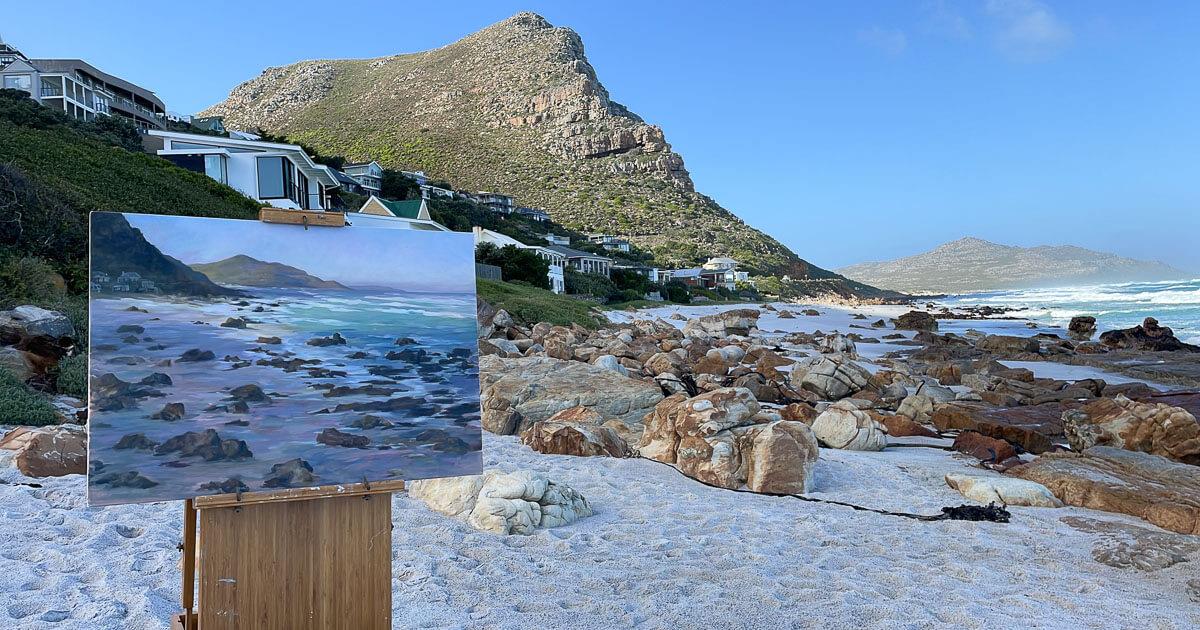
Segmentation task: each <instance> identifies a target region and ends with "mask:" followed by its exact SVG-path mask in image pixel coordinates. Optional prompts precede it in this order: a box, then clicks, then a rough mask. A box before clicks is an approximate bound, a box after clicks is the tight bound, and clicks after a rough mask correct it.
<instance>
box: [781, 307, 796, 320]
mask: <svg viewBox="0 0 1200 630" xmlns="http://www.w3.org/2000/svg"><path fill="white" fill-rule="evenodd" d="M777 317H779V319H796V314H795V313H793V312H791V311H789V310H787V309H784V310H782V311H779V314H778V315H777Z"/></svg>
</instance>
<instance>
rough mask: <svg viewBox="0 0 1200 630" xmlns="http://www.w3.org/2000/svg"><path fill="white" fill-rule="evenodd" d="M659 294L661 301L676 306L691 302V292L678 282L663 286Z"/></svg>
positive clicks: (673, 281) (686, 286)
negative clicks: (672, 303)
mask: <svg viewBox="0 0 1200 630" xmlns="http://www.w3.org/2000/svg"><path fill="white" fill-rule="evenodd" d="M659 294H660V295H662V297H663V299H665V300H667V301H669V302H674V303H676V304H687V303H688V302H691V301H692V292H691V290H690V289H689V288H688V285H686V284H684V283H683V282H682V281H680V280H672V281H670V282H668V283H666V284H664V285H663V287H662V289H661V290H659Z"/></svg>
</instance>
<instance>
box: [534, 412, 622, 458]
mask: <svg viewBox="0 0 1200 630" xmlns="http://www.w3.org/2000/svg"><path fill="white" fill-rule="evenodd" d="M576 409H587V408H586V407H576ZM564 411H570V410H564ZM588 411H590V410H588ZM591 413H595V412H591ZM559 415H561V412H560V413H559V414H555V416H556V417H557V416H559ZM521 442H523V443H524V444H525V445H526V446H528V447H529V448H532V449H533V450H535V451H537V452H539V453H545V454H548V455H575V456H580V457H595V456H605V457H629V455H630V454H631V453H630V449H629V445H628V444H626V443H625V440H623V439H621V436H620V435H618V434H617V432H616V431H615V430H613V429H610V428H608V427H603V426H597V425H589V424H573V423H568V422H555V421H553V420H543V421H541V422H535V423H534V424H533V426H531V427H529V429H527V430H526V431H525V432H524V433H523V434H521Z"/></svg>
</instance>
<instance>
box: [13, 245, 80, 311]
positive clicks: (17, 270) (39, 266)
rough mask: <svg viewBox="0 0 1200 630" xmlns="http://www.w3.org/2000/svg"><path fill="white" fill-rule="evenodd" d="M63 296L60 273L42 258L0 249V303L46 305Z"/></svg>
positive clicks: (64, 289)
mask: <svg viewBox="0 0 1200 630" xmlns="http://www.w3.org/2000/svg"><path fill="white" fill-rule="evenodd" d="M65 295H66V286H65V283H64V281H63V278H62V276H60V275H59V274H58V272H56V271H55V270H54V268H53V267H51V266H50V265H49V264H48V263H47V262H46V261H44V260H42V259H40V258H34V257H32V256H19V255H15V254H14V253H12V252H11V251H5V250H2V249H0V296H2V298H0V301H2V302H4V303H5V304H0V306H3V307H6V308H11V307H12V306H17V305H18V304H17V303H18V302H19V303H22V304H39V305H40V304H48V303H51V302H57V301H59V300H61V299H62V298H63V297H64V296H65Z"/></svg>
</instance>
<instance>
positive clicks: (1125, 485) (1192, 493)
mask: <svg viewBox="0 0 1200 630" xmlns="http://www.w3.org/2000/svg"><path fill="white" fill-rule="evenodd" d="M1008 474H1010V475H1013V476H1016V477H1020V478H1022V479H1028V480H1029V481H1035V482H1037V483H1040V484H1042V485H1044V486H1046V488H1048V489H1049V490H1050V491H1051V492H1053V493H1054V496H1056V497H1058V498H1059V500H1061V501H1062V502H1063V503H1066V504H1067V505H1073V506H1077V507H1084V508H1089V509H1093V510H1103V511H1105V512H1117V513H1120V514H1129V515H1131V516H1136V517H1138V518H1141V519H1144V520H1146V521H1149V522H1150V523H1152V524H1154V525H1157V526H1159V527H1161V528H1163V529H1166V530H1170V531H1173V532H1177V533H1180V534H1194V535H1200V467H1198V466H1192V465H1189V464H1181V463H1179V462H1174V461H1171V460H1169V459H1167V458H1165V457H1159V456H1158V455H1151V454H1149V453H1142V452H1139V451H1128V450H1125V449H1119V448H1113V447H1110V446H1094V447H1092V448H1089V449H1087V450H1085V451H1084V452H1083V453H1068V452H1058V453H1046V454H1045V455H1042V456H1041V457H1039V458H1037V459H1035V460H1034V461H1032V462H1030V463H1028V464H1025V465H1024V466H1018V467H1016V468H1014V469H1012V470H1011V471H1009V473H1008Z"/></svg>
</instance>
